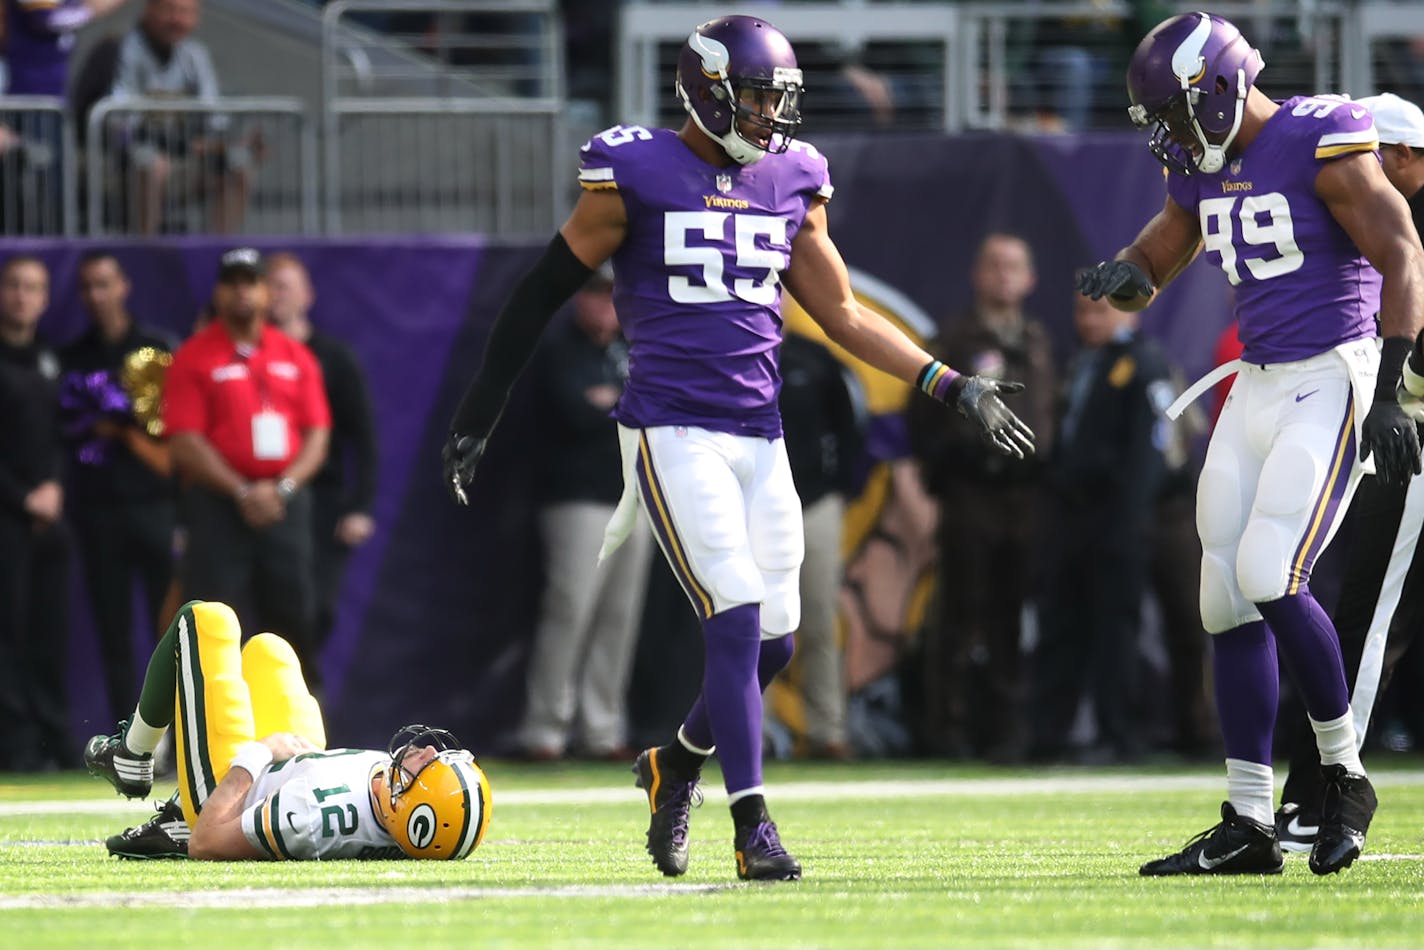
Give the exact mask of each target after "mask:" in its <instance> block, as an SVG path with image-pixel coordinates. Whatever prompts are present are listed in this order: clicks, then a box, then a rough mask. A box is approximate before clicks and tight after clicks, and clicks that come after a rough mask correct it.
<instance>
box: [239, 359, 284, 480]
mask: <svg viewBox="0 0 1424 950" xmlns="http://www.w3.org/2000/svg"><path fill="white" fill-rule="evenodd" d="M236 350H237V357H238V359H240V360H242V362H243V365H244V366H246V367H247V375H248V377H249V378H250V379H251V380H252V385H253V388H255V389H256V390H257V401H258V403H259V404H260V405H261V407H262V408H261V409H259V410H258V411H257V414H256V415H254V416H253V417H252V457H253V458H255V459H258V460H260V461H282V460H284V459H286V458H287V455H288V441H289V440H288V437H287V417H286V416H284V415H282V414H281V413H280V412H277V411H276V410H275V409H273V408H272V398H271V391H270V390H269V389H268V387H267V361H265V360H264V361H263V362H262V365H261V366H260V367H259V366H257V365H256V364H255V363H254V362H253V360H252V356H253V354H255V353H256V352H257V348H256V347H255V346H252V345H250V344H244V343H240V344H238V345H237V347H236Z"/></svg>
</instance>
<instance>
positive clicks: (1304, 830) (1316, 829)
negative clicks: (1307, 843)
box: [1286, 818, 1320, 838]
mask: <svg viewBox="0 0 1424 950" xmlns="http://www.w3.org/2000/svg"><path fill="white" fill-rule="evenodd" d="M1319 833H1320V826H1319V825H1302V824H1301V823H1300V819H1299V818H1292V819H1291V820H1290V822H1289V823H1288V824H1287V825H1286V834H1292V835H1297V836H1299V837H1302V838H1309V837H1313V836H1315V835H1317V834H1319Z"/></svg>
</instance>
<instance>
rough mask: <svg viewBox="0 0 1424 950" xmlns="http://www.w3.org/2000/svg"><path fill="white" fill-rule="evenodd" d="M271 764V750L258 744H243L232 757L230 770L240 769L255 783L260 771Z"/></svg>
mask: <svg viewBox="0 0 1424 950" xmlns="http://www.w3.org/2000/svg"><path fill="white" fill-rule="evenodd" d="M271 764H272V750H271V749H269V748H267V747H266V746H265V745H263V744H262V743H260V742H244V743H243V744H242V745H240V746H238V747H237V755H234V756H233V757H232V765H231V766H230V768H229V771H231V769H242V770H244V771H245V772H247V774H248V775H251V776H252V780H253V781H256V780H257V776H259V775H261V774H262V770H263V769H265V768H266V767H267V766H269V765H271Z"/></svg>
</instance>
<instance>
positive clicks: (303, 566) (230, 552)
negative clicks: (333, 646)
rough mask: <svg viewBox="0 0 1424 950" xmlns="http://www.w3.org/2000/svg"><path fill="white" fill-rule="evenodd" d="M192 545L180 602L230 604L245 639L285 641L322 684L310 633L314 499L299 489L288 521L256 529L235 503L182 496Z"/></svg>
mask: <svg viewBox="0 0 1424 950" xmlns="http://www.w3.org/2000/svg"><path fill="white" fill-rule="evenodd" d="M183 517H184V519H185V521H186V523H187V527H188V542H187V546H186V547H185V548H184V551H183V564H182V569H181V572H180V574H181V578H182V589H183V599H184V600H185V601H186V600H194V599H197V600H218V601H222V602H223V603H225V604H227V605H228V606H230V607H232V609H233V610H234V611H235V612H236V613H237V616H238V620H239V621H240V622H241V624H242V632H243V637H244V639H245V638H247V637H251V636H253V635H254V634H258V633H264V632H271V633H276V634H279V635H280V636H282V637H284V638H286V640H287V642H289V643H290V644H291V645H292V649H293V650H295V651H296V654H297V658H298V659H299V660H301V663H302V673H303V674H304V675H305V676H306V681H307V684H308V685H309V686H313V687H315V686H316V685H317V684H319V682H320V679H321V677H320V670H319V669H318V668H317V664H316V655H315V653H316V651H315V647H314V642H315V641H314V639H313V635H312V622H313V618H314V617H315V600H314V598H313V595H312V540H311V496H310V494H309V493H308V492H307V491H306V490H304V489H303V490H299V491H298V492H297V493H296V494H295V495H293V496H292V497H291V499H290V500H289V501H288V502H287V516H286V518H284V519H283V520H281V521H279V522H277V523H276V524H273V525H270V526H268V527H266V528H264V529H262V530H260V531H259V530H255V529H253V528H252V527H250V526H249V525H248V524H247V522H246V521H243V520H242V515H241V514H240V513H239V512H238V509H237V504H236V503H235V502H234V501H233V500H232V499H231V498H228V497H226V496H223V495H218V494H216V493H214V492H212V491H209V490H208V489H206V488H191V489H189V490H188V491H187V492H186V493H185V494H184V498H183Z"/></svg>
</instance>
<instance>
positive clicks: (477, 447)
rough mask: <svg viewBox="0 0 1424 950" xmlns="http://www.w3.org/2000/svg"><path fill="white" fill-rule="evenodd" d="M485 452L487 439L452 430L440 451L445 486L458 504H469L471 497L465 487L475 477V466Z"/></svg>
mask: <svg viewBox="0 0 1424 950" xmlns="http://www.w3.org/2000/svg"><path fill="white" fill-rule="evenodd" d="M484 454H485V440H484V439H477V438H475V437H474V436H472V435H461V434H460V433H458V432H451V433H450V438H448V439H446V440H445V448H444V449H442V450H441V451H440V460H441V462H442V463H443V464H442V469H443V471H444V473H445V488H446V490H447V491H449V492H450V497H451V498H452V499H453V500H454V502H455V504H457V505H468V504H469V503H470V498H469V496H468V495H466V494H465V489H466V488H467V487H468V486H469V484H470V482H471V481H473V480H474V477H475V467H476V466H478V465H479V464H480V457H481V456H482V455H484Z"/></svg>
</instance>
